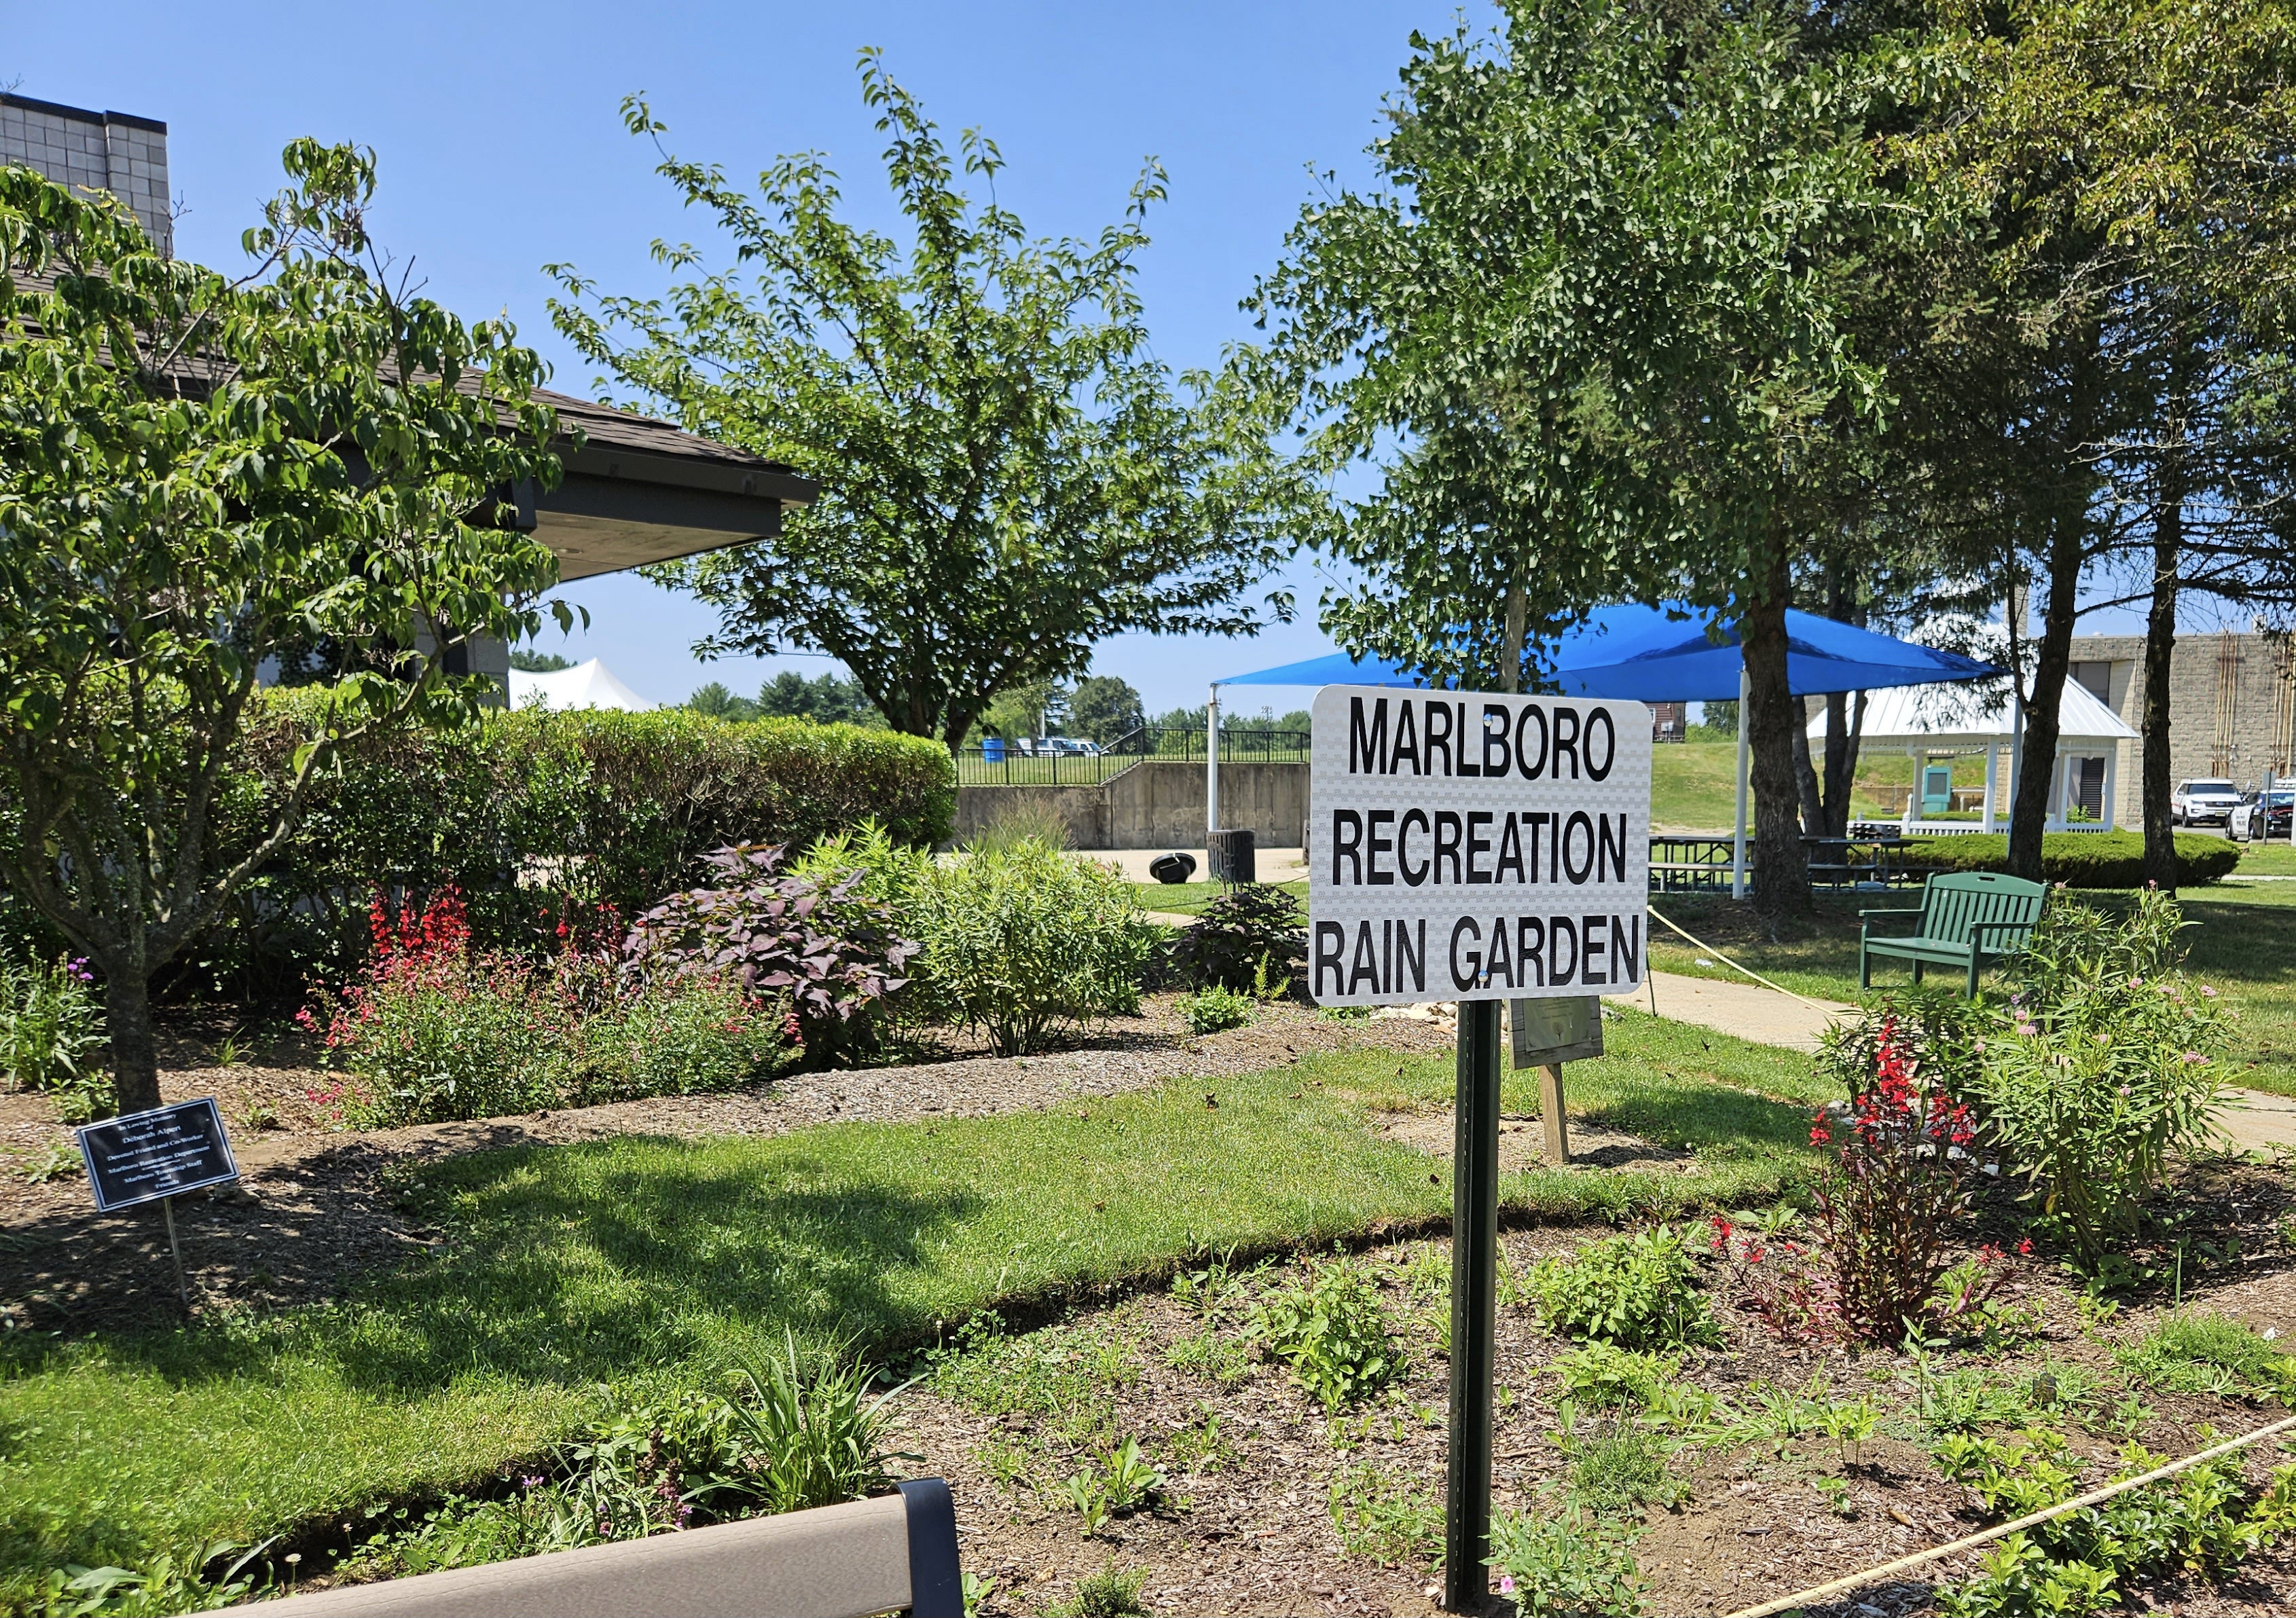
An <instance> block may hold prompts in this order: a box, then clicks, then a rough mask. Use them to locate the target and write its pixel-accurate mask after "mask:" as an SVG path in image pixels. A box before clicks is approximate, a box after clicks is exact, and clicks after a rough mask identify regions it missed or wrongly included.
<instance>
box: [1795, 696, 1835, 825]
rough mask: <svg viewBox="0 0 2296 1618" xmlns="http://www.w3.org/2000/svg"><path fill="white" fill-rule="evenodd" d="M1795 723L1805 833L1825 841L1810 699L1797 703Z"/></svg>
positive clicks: (1823, 807)
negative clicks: (1811, 739) (1812, 746)
mask: <svg viewBox="0 0 2296 1618" xmlns="http://www.w3.org/2000/svg"><path fill="white" fill-rule="evenodd" d="M1794 722H1795V723H1794V733H1793V763H1794V786H1795V787H1796V789H1799V792H1800V797H1801V829H1803V830H1804V831H1805V832H1807V833H1808V834H1809V835H1810V836H1811V837H1814V838H1820V837H1825V835H1827V834H1826V829H1825V792H1824V791H1823V790H1821V789H1820V788H1819V786H1818V781H1817V765H1816V764H1815V763H1814V762H1813V761H1812V760H1811V758H1810V753H1809V699H1808V698H1807V697H1801V698H1797V699H1795V701H1794Z"/></svg>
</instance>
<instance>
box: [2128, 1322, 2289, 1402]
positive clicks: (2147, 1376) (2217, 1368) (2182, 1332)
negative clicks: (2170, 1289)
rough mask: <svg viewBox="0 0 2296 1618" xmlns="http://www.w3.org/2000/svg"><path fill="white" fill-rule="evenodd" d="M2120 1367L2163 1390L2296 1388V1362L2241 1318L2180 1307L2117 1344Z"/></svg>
mask: <svg viewBox="0 0 2296 1618" xmlns="http://www.w3.org/2000/svg"><path fill="white" fill-rule="evenodd" d="M2112 1357H2113V1359H2114V1360H2115V1361H2118V1362H2119V1363H2120V1367H2121V1369H2124V1370H2126V1371H2127V1372H2128V1374H2129V1375H2130V1376H2132V1377H2135V1378H2136V1379H2137V1380H2138V1381H2140V1382H2143V1383H2144V1384H2146V1385H2149V1386H2152V1387H2155V1388H2158V1389H2160V1390H2161V1392H2162V1393H2207V1394H2211V1395H2214V1396H2215V1397H2217V1398H2219V1399H2225V1398H2230V1397H2232V1396H2233V1395H2235V1394H2236V1393H2258V1392H2273V1391H2276V1390H2282V1389H2291V1388H2296V1361H2291V1360H2290V1358H2289V1357H2288V1356H2287V1355H2285V1354H2283V1353H2280V1352H2277V1351H2276V1350H2275V1349H2274V1348H2273V1347H2272V1345H2271V1344H2268V1343H2267V1342H2266V1341H2265V1340H2264V1339H2263V1338H2261V1337H2259V1336H2257V1335H2256V1333H2255V1332H2254V1331H2252V1330H2251V1329H2250V1328H2248V1327H2246V1326H2243V1324H2241V1322H2239V1321H2238V1320H2232V1319H2230V1318H2228V1317H2226V1316H2224V1315H2220V1314H2210V1313H2206V1312H2200V1311H2195V1310H2185V1309H2180V1310H2177V1312H2174V1313H2172V1314H2168V1315H2164V1316H2162V1317H2161V1320H2160V1321H2159V1323H2158V1324H2156V1325H2155V1326H2154V1327H2153V1329H2152V1330H2151V1331H2149V1332H2147V1333H2145V1335H2144V1336H2142V1337H2140V1338H2139V1339H2137V1341H2136V1342H2135V1343H2130V1344H2119V1345H2116V1346H2115V1347H2114V1349H2113V1351H2112Z"/></svg>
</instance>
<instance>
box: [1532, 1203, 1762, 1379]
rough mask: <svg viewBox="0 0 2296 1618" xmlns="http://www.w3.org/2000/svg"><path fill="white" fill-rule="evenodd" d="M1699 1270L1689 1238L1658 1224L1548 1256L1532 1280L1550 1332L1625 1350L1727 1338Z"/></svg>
mask: <svg viewBox="0 0 2296 1618" xmlns="http://www.w3.org/2000/svg"><path fill="white" fill-rule="evenodd" d="M1697 1273H1698V1266H1697V1263H1696V1262H1695V1261H1694V1260H1693V1258H1692V1257H1691V1254H1690V1247H1689V1244H1688V1243H1687V1242H1686V1241H1685V1239H1684V1238H1683V1237H1682V1236H1681V1235H1680V1234H1679V1233H1678V1232H1677V1231H1676V1230H1673V1229H1672V1228H1671V1227H1670V1226H1667V1225H1654V1226H1652V1227H1651V1228H1650V1229H1649V1230H1639V1231H1636V1232H1635V1233H1633V1234H1631V1235H1628V1236H1614V1237H1610V1238H1605V1239H1603V1240H1601V1241H1595V1242H1589V1243H1587V1245H1586V1246H1583V1247H1581V1248H1579V1250H1578V1251H1577V1252H1576V1253H1572V1254H1561V1255H1558V1256H1556V1257H1553V1258H1543V1259H1541V1260H1539V1261H1538V1263H1535V1264H1533V1265H1532V1266H1531V1267H1530V1271H1529V1274H1528V1275H1527V1276H1526V1277H1525V1278H1524V1285H1525V1287H1527V1288H1528V1290H1529V1293H1530V1295H1532V1296H1533V1297H1535V1298H1537V1299H1538V1312H1539V1316H1540V1318H1541V1320H1544V1321H1545V1322H1546V1326H1547V1328H1549V1329H1550V1330H1554V1331H1559V1332H1562V1333H1565V1334H1567V1335H1569V1336H1573V1337H1581V1338H1591V1339H1597V1340H1600V1341H1602V1342H1606V1343H1611V1344H1617V1345H1618V1346H1619V1347H1620V1348H1629V1349H1642V1348H1675V1347H1681V1346H1685V1345H1687V1344H1705V1343H1711V1342H1714V1341H1716V1340H1717V1339H1718V1336H1719V1335H1720V1334H1719V1332H1718V1328H1716V1326H1715V1324H1714V1317H1713V1316H1712V1315H1711V1314H1710V1313H1709V1312H1708V1311H1707V1307H1706V1300H1705V1298H1704V1297H1703V1296H1702V1295H1701V1294H1700V1293H1699V1291H1698V1288H1697V1286H1696V1278H1697Z"/></svg>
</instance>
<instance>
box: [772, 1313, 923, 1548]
mask: <svg viewBox="0 0 2296 1618" xmlns="http://www.w3.org/2000/svg"><path fill="white" fill-rule="evenodd" d="M736 1364H737V1366H738V1369H739V1371H740V1374H741V1376H742V1377H743V1378H744V1379H745V1380H746V1381H747V1382H748V1383H749V1392H750V1397H749V1398H748V1399H747V1400H743V1401H734V1403H733V1405H732V1407H731V1409H732V1410H733V1413H734V1423H735V1426H736V1429H737V1431H738V1433H739V1434H740V1436H741V1437H742V1439H743V1440H745V1441H746V1443H747V1445H748V1447H749V1448H750V1450H752V1452H753V1453H754V1455H755V1456H756V1458H757V1459H758V1461H759V1462H760V1463H761V1464H760V1465H759V1467H758V1469H757V1471H756V1473H755V1475H754V1481H753V1482H752V1483H750V1485H749V1487H750V1491H753V1492H754V1493H755V1494H756V1495H757V1496H758V1500H760V1502H761V1503H762V1504H763V1505H764V1507H765V1508H766V1509H767V1511H775V1512H779V1511H803V1510H806V1509H807V1508H810V1507H815V1506H833V1505H836V1504H838V1503H840V1501H844V1500H859V1499H860V1498H861V1497H862V1496H864V1495H866V1494H874V1493H877V1492H879V1491H882V1490H885V1489H889V1488H890V1487H891V1486H892V1478H891V1476H890V1475H889V1474H888V1473H887V1472H886V1470H885V1463H886V1462H887V1461H888V1460H890V1459H893V1457H892V1456H891V1455H890V1454H888V1453H886V1452H885V1451H884V1450H881V1448H880V1447H879V1446H880V1442H881V1434H882V1430H883V1426H884V1409H885V1401H887V1400H889V1399H890V1398H892V1396H893V1394H894V1393H898V1392H900V1389H899V1388H895V1389H892V1390H891V1391H890V1392H888V1393H882V1394H880V1395H879V1396H878V1397H877V1398H876V1399H875V1400H874V1401H870V1400H869V1399H868V1398H867V1396H866V1395H867V1391H868V1386H869V1383H870V1380H871V1374H870V1372H869V1370H868V1369H867V1368H866V1367H865V1366H863V1365H861V1364H860V1363H859V1362H857V1361H854V1360H852V1359H850V1358H849V1357H847V1356H846V1355H844V1354H841V1353H838V1352H829V1351H823V1352H816V1353H814V1354H811V1355H805V1354H801V1353H800V1352H799V1349H798V1344H797V1336H796V1334H795V1333H794V1332H790V1331H787V1330H786V1329H785V1330H784V1333H783V1352H780V1353H777V1354H773V1355H769V1356H768V1357H767V1359H766V1360H765V1361H763V1362H762V1363H760V1362H759V1361H756V1360H753V1359H748V1358H743V1359H742V1360H740V1361H736ZM903 1386H906V1383H905V1384H903ZM906 1459H914V1457H910V1458H906Z"/></svg>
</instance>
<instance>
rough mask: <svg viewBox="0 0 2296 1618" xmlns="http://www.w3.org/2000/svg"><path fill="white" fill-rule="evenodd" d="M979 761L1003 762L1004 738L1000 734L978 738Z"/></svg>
mask: <svg viewBox="0 0 2296 1618" xmlns="http://www.w3.org/2000/svg"><path fill="white" fill-rule="evenodd" d="M980 762H981V763H982V764H1003V763H1004V762H1005V739H1004V738H1003V737H1002V736H983V737H982V738H981V739H980Z"/></svg>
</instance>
